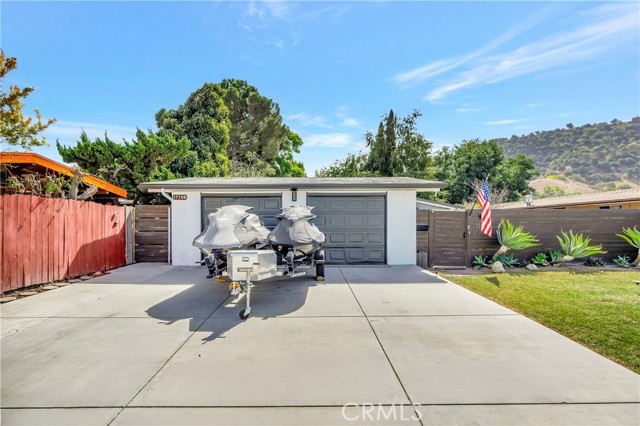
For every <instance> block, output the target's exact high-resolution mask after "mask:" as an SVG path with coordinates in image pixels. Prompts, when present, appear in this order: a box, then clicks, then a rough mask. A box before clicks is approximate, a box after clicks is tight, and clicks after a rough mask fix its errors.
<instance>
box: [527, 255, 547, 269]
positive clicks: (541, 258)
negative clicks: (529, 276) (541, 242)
mask: <svg viewBox="0 0 640 426" xmlns="http://www.w3.org/2000/svg"><path fill="white" fill-rule="evenodd" d="M531 261H532V262H533V263H534V264H535V265H539V266H549V261H547V253H538V254H536V255H535V256H533V258H531Z"/></svg>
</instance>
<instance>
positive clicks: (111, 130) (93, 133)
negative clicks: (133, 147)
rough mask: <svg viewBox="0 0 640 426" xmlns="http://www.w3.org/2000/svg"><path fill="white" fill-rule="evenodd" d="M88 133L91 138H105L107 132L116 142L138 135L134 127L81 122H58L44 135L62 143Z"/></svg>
mask: <svg viewBox="0 0 640 426" xmlns="http://www.w3.org/2000/svg"><path fill="white" fill-rule="evenodd" d="M83 131H84V132H86V133H87V135H88V136H89V137H90V138H96V137H100V138H102V137H104V134H105V132H107V135H108V136H109V139H112V140H114V141H116V142H120V141H122V139H132V138H134V137H135V135H136V129H135V128H134V127H126V126H119V125H115V124H101V123H87V122H79V121H64V120H60V121H56V122H55V123H54V124H52V125H51V126H50V127H49V128H48V129H47V130H46V131H45V132H44V135H45V136H46V137H47V138H48V139H50V140H55V139H58V138H59V139H61V142H68V140H69V139H73V140H74V141H75V140H77V139H79V138H80V134H81V133H82V132H83Z"/></svg>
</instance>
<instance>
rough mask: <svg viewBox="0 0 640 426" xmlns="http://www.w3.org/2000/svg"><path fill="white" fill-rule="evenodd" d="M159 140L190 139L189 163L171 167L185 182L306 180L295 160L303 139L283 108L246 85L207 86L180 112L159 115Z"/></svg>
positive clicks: (239, 82) (228, 82) (241, 82)
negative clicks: (194, 178)
mask: <svg viewBox="0 0 640 426" xmlns="http://www.w3.org/2000/svg"><path fill="white" fill-rule="evenodd" d="M156 124H157V126H158V128H159V129H160V130H159V134H161V135H163V134H168V135H172V136H173V137H175V138H180V137H183V136H186V137H187V138H188V139H189V141H190V142H191V145H190V151H192V152H191V153H190V154H189V155H188V156H187V157H185V158H184V159H181V160H179V161H176V162H175V163H173V164H172V165H171V167H170V168H171V170H173V171H174V172H175V173H177V174H179V175H182V176H199V175H204V176H230V175H233V176H240V175H242V176H245V175H246V174H247V173H253V175H256V176H272V175H276V176H304V175H305V173H304V166H303V165H302V163H300V162H297V161H295V160H294V159H293V153H295V152H300V146H301V145H302V139H300V136H298V135H297V134H296V133H294V132H293V131H291V129H289V127H288V126H287V125H285V124H284V123H283V119H282V116H281V115H280V107H279V105H278V104H277V103H275V102H274V101H273V100H271V99H269V98H267V97H264V96H262V95H260V93H259V92H258V90H257V89H256V88H255V87H254V86H251V85H249V84H248V83H247V82H246V81H244V80H236V79H227V80H223V81H222V82H221V83H206V84H204V85H203V86H202V87H201V88H200V89H198V90H196V91H195V92H193V93H192V94H191V95H189V98H188V99H187V101H186V102H185V103H184V104H183V105H180V106H179V107H178V108H177V109H175V110H166V109H161V110H160V111H158V112H157V113H156Z"/></svg>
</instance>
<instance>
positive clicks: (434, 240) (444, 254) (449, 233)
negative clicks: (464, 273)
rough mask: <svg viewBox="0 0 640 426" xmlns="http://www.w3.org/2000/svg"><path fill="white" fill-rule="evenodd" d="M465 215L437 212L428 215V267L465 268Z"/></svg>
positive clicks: (452, 212)
mask: <svg viewBox="0 0 640 426" xmlns="http://www.w3.org/2000/svg"><path fill="white" fill-rule="evenodd" d="M466 236H467V213H466V212H463V211H462V212H460V211H439V212H431V213H430V214H429V265H430V266H432V267H443V266H454V267H458V266H465V263H466V251H467V240H466Z"/></svg>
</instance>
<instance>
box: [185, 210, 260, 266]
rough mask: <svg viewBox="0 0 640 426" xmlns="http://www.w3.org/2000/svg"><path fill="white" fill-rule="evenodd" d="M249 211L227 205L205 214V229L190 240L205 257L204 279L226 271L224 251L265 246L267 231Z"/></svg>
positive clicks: (225, 252)
mask: <svg viewBox="0 0 640 426" xmlns="http://www.w3.org/2000/svg"><path fill="white" fill-rule="evenodd" d="M251 209H252V207H248V206H239V205H231V206H224V207H220V208H219V209H218V210H217V211H216V212H214V213H209V216H208V217H207V220H208V222H209V223H208V225H207V227H206V228H205V230H204V231H202V233H201V234H200V235H198V236H197V237H196V238H195V239H194V240H193V245H194V246H195V247H198V248H199V249H200V251H201V252H202V253H204V255H205V258H204V263H205V265H207V268H208V269H209V275H208V278H211V277H213V276H221V275H222V273H223V272H224V271H225V270H226V267H227V256H226V254H227V251H228V250H230V249H255V248H260V247H261V246H264V245H266V241H267V237H268V236H269V230H268V229H267V228H265V227H264V225H263V224H262V222H260V219H259V218H258V216H257V215H255V214H253V213H249V210H251Z"/></svg>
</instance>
